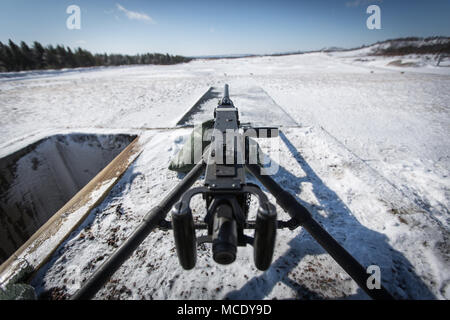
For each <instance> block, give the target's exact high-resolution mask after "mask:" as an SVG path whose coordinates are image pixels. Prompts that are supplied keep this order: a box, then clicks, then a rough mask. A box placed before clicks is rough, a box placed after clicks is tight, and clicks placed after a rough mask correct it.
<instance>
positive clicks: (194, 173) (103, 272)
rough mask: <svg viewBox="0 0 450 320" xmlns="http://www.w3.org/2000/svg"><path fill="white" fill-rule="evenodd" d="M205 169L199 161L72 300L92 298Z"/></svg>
mask: <svg viewBox="0 0 450 320" xmlns="http://www.w3.org/2000/svg"><path fill="white" fill-rule="evenodd" d="M204 170H205V162H204V161H203V160H202V161H201V162H199V163H198V164H197V165H196V166H195V167H194V168H193V169H192V170H191V171H190V172H189V173H188V174H187V175H186V176H185V177H184V179H183V180H182V181H181V182H180V183H179V184H178V185H177V186H176V187H175V188H174V189H172V191H171V192H170V193H169V194H168V195H167V196H166V197H165V198H164V200H163V201H161V203H160V204H159V205H158V206H156V207H155V208H153V209H152V210H150V211H149V212H148V213H147V214H146V216H145V218H144V220H143V221H142V222H141V224H140V225H139V227H138V228H137V229H136V230H135V231H134V232H133V233H132V234H131V236H130V237H129V238H128V239H127V240H125V242H124V243H123V244H122V245H121V246H120V247H119V248H118V249H117V250H116V252H114V253H113V254H112V255H111V256H110V257H109V258H108V260H106V261H105V262H104V263H103V264H102V265H101V266H100V268H98V269H97V271H95V272H94V274H93V275H92V276H91V277H90V278H89V279H88V280H87V282H86V283H84V284H83V286H82V287H81V289H80V290H78V292H77V293H76V294H75V295H73V296H72V297H71V299H72V300H78V299H83V300H87V299H91V298H92V297H94V296H95V294H96V293H97V292H98V291H99V290H100V289H101V287H102V286H103V285H104V284H105V282H106V281H108V279H109V278H110V277H111V276H112V275H113V274H114V272H116V271H117V269H119V267H120V266H121V265H122V264H123V263H124V262H125V261H126V260H127V259H128V258H129V257H130V255H131V254H132V253H133V251H134V250H136V248H137V247H138V246H139V245H140V244H141V243H142V241H144V240H145V238H146V237H147V235H148V234H149V233H150V232H151V231H152V230H153V229H154V228H155V227H157V226H158V224H159V223H160V222H161V221H162V220H163V219H165V217H166V216H167V213H168V212H169V210H170V209H171V208H172V206H173V205H174V204H175V203H176V202H177V201H178V200H179V199H180V197H181V196H182V195H183V193H184V192H186V191H187V190H188V189H189V188H190V187H191V186H192V185H193V184H194V182H195V181H196V180H197V178H198V177H199V176H200V175H201V174H202V173H203V171H204Z"/></svg>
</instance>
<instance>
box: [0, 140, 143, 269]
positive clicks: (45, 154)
mask: <svg viewBox="0 0 450 320" xmlns="http://www.w3.org/2000/svg"><path fill="white" fill-rule="evenodd" d="M134 138H136V136H134V135H128V134H82V133H71V134H67V135H53V136H49V137H46V138H44V139H41V140H39V141H37V142H34V143H32V144H30V145H28V146H26V147H25V148H22V149H20V150H18V151H16V152H14V153H12V154H10V155H8V156H5V157H3V158H1V159H0V264H1V263H3V262H4V261H5V260H6V259H8V258H9V257H10V256H11V255H12V254H13V253H14V252H15V251H16V250H17V249H18V248H19V247H20V246H21V245H22V244H23V243H25V242H26V241H27V240H28V239H29V238H30V237H31V236H32V235H33V234H34V232H36V231H37V230H38V229H39V227H41V226H42V225H43V224H44V223H45V222H46V221H47V220H48V219H50V217H52V216H53V215H54V214H55V213H56V212H57V211H58V210H59V209H60V208H61V207H62V206H64V204H65V203H66V202H67V201H69V200H70V199H71V198H72V197H73V196H74V195H75V194H76V193H77V192H78V191H79V190H80V189H82V188H83V187H84V186H85V185H86V184H87V183H88V182H89V181H90V180H91V179H92V178H94V177H95V176H96V175H97V173H99V172H100V171H101V170H102V169H103V168H104V167H106V166H107V165H108V163H110V162H111V161H112V160H113V159H114V158H115V157H116V156H117V155H118V154H119V153H120V152H121V151H122V150H123V149H125V147H126V146H127V145H128V144H130V143H131V141H133V140H134Z"/></svg>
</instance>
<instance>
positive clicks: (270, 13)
mask: <svg viewBox="0 0 450 320" xmlns="http://www.w3.org/2000/svg"><path fill="white" fill-rule="evenodd" d="M72 4H75V5H78V6H79V7H80V9H81V29H80V30H69V29H67V27H66V20H67V18H68V17H69V14H67V13H66V8H67V7H68V6H69V5H72ZM371 4H376V5H378V6H379V7H380V8H381V26H382V29H381V30H369V29H367V27H366V19H367V18H368V17H369V14H367V13H366V9H367V7H368V6H369V5H371ZM449 13H450V1H449V0H433V1H425V0H423V1H418V0H411V1H401V0H333V1H331V0H330V1H325V0H316V1H300V0H297V1H283V0H279V1H261V0H260V1H246V0H240V1H235V0H228V1H226V0H221V1H213V0H209V1H195V0H191V1H170V0H166V1H159V0H155V1H153V0H151V1H139V0H115V1H110V0H97V1H93V0H91V1H87V0H71V1H65V0H53V1H50V0H28V1H24V0H0V41H2V42H4V43H5V42H7V40H8V39H9V38H11V39H12V40H14V41H15V42H19V41H21V40H23V41H25V42H27V43H30V44H31V42H32V41H34V40H38V41H40V42H41V43H42V44H44V45H47V44H53V45H55V44H63V45H66V46H70V47H79V46H80V47H82V48H85V49H88V50H90V51H92V52H95V53H103V52H106V53H123V54H136V53H145V52H162V53H166V52H167V53H171V54H182V55H187V56H191V55H214V54H243V53H273V52H285V51H293V50H313V49H320V48H323V47H329V46H339V47H355V46H360V45H362V44H369V43H373V42H376V41H378V40H385V39H389V38H396V37H404V36H432V35H443V36H450V14H449Z"/></svg>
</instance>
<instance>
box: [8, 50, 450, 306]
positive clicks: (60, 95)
mask: <svg viewBox="0 0 450 320" xmlns="http://www.w3.org/2000/svg"><path fill="white" fill-rule="evenodd" d="M366 54H367V53H366ZM355 57H358V58H361V57H365V58H364V59H360V60H358V61H356V59H358V58H355ZM399 59H402V61H403V59H405V58H404V57H390V58H389V59H386V58H384V57H375V56H367V55H363V54H362V53H361V52H353V53H352V52H345V54H343V53H339V52H332V53H309V54H301V55H290V56H280V57H254V58H239V59H217V60H194V61H192V62H190V63H187V64H180V65H173V66H133V67H120V68H113V67H111V68H99V69H89V70H86V71H85V70H77V71H76V72H75V71H74V72H61V73H59V72H54V73H52V72H49V73H47V74H45V76H42V75H26V74H22V73H21V74H20V75H17V76H15V75H12V76H9V77H3V78H2V75H0V115H1V117H0V146H1V147H0V148H1V149H0V150H1V151H2V152H1V153H2V154H4V150H6V149H7V150H12V149H13V148H14V147H15V146H18V145H19V144H20V143H24V142H23V141H28V140H27V139H29V137H30V136H33V135H35V132H40V134H45V132H55V131H59V130H66V131H69V132H70V131H77V132H79V131H80V128H89V130H90V131H94V132H95V131H97V130H98V131H99V132H100V131H102V132H105V131H108V130H112V131H114V130H120V129H124V130H136V131H138V132H139V133H140V135H142V136H144V137H145V138H146V139H147V140H148V142H147V143H146V144H145V146H144V150H143V152H142V154H141V155H140V156H139V157H138V159H137V160H136V161H135V162H133V163H132V164H131V166H130V168H129V169H128V170H127V172H126V173H125V174H124V176H123V177H122V178H121V179H120V181H119V182H118V183H117V184H116V185H115V186H114V188H113V189H112V190H111V192H110V194H109V195H108V197H107V198H106V199H105V200H104V201H103V203H102V204H100V205H99V206H98V207H97V208H96V209H94V210H93V211H92V212H91V213H90V215H89V216H88V218H87V219H86V221H85V222H83V224H82V225H81V226H80V227H79V228H78V229H77V230H76V231H74V232H72V234H71V235H70V236H69V238H68V239H67V240H66V241H65V242H64V243H63V244H62V245H61V246H60V247H59V248H58V250H57V251H56V252H55V254H54V255H53V256H52V258H51V260H50V261H49V262H48V263H47V264H46V265H45V267H43V268H42V269H41V270H40V272H39V273H38V274H37V275H36V276H35V277H34V279H33V281H32V284H33V285H34V286H35V287H36V290H37V292H38V293H40V294H45V293H46V292H49V291H52V292H61V293H62V294H63V295H67V296H70V295H71V294H73V293H74V292H75V291H76V290H77V289H78V288H79V286H80V285H81V283H82V282H83V281H85V280H86V279H87V278H88V277H89V275H91V274H92V273H93V272H94V270H95V269H96V268H98V267H99V266H100V265H101V263H102V262H104V261H105V259H106V258H107V256H109V255H110V254H111V253H113V252H114V249H115V248H116V247H117V245H120V243H121V242H122V241H123V240H124V239H126V237H127V236H128V235H129V234H130V233H131V232H132V231H133V230H134V228H136V227H137V225H138V224H139V222H140V221H141V220H142V218H143V216H144V215H145V214H146V213H147V212H148V211H149V210H150V209H151V208H152V207H153V206H155V205H156V204H157V203H158V202H159V201H160V200H161V199H162V198H163V197H164V195H165V194H166V193H167V192H168V191H169V190H170V189H171V188H173V187H174V186H175V185H176V184H177V183H178V182H179V181H180V178H181V176H178V175H177V174H176V173H174V172H171V171H168V170H167V166H168V163H169V161H170V160H171V159H172V158H173V157H174V156H175V155H176V153H177V152H178V150H179V149H180V148H181V146H182V143H183V141H185V139H186V136H187V135H188V134H189V133H190V130H191V129H189V128H175V127H174V126H175V124H176V123H177V122H178V120H179V119H180V118H181V117H182V115H183V114H184V113H185V112H186V111H187V110H188V109H189V108H190V106H192V105H194V103H195V102H196V101H197V100H198V99H199V98H200V97H201V96H202V94H203V93H204V92H205V91H206V90H208V88H210V87H211V86H213V87H222V86H223V84H224V83H228V84H229V85H230V95H231V99H232V100H233V101H234V103H235V104H236V106H237V107H238V108H239V111H240V112H241V113H243V114H244V115H245V114H246V112H247V114H248V117H249V119H252V118H255V117H259V118H258V119H256V120H255V121H256V122H259V123H262V124H265V125H270V124H271V123H273V121H275V120H276V119H278V120H277V121H276V122H280V123H277V124H280V125H282V128H281V129H282V134H281V135H280V137H279V138H276V139H274V140H275V142H274V141H265V142H264V141H261V145H262V147H263V150H265V151H267V152H268V153H270V154H273V153H274V152H276V151H277V150H279V151H280V157H279V158H278V159H277V161H278V162H279V165H280V170H279V171H278V173H277V174H276V175H275V176H274V178H275V179H276V180H277V181H278V182H279V183H280V184H281V185H282V186H283V187H284V188H286V189H287V190H288V191H289V192H291V193H292V194H294V195H295V196H296V197H297V199H298V200H299V201H301V203H303V204H304V205H305V206H307V207H308V209H310V210H311V212H312V214H313V216H314V217H315V218H316V219H317V220H318V221H319V222H320V223H321V224H322V225H323V226H324V227H325V228H326V229H327V231H329V232H330V233H331V234H332V235H333V236H334V237H335V238H336V239H337V240H338V241H339V242H340V243H341V244H342V245H343V246H344V247H345V248H346V249H347V250H348V251H350V253H352V254H353V255H354V256H355V257H356V258H357V260H358V261H360V262H361V263H362V264H363V265H365V266H368V265H371V264H377V265H379V266H380V268H381V271H382V279H381V281H382V283H383V284H384V285H385V286H386V288H387V289H388V290H389V291H390V292H391V293H393V294H394V296H395V297H397V298H415V299H427V298H437V299H449V298H450V296H449V283H450V265H449V252H448V243H449V242H448V235H449V222H450V220H449V199H450V196H449V189H450V182H449V179H448V174H449V167H450V166H449V164H450V154H449V150H450V148H449V139H448V137H449V128H450V116H449V102H450V93H449V92H450V91H449V90H448V88H449V87H450V86H449V85H450V68H447V67H443V66H440V67H439V66H431V65H428V64H417V66H416V67H398V66H393V65H387V64H388V63H389V62H391V61H392V60H399ZM411 59H412V58H411ZM417 59H419V60H421V59H424V60H426V59H425V58H424V57H418V58H417ZM371 71H372V72H371ZM212 106H213V104H212V102H211V101H209V102H207V103H206V104H205V105H204V106H203V108H201V110H200V112H199V113H197V114H196V117H197V120H200V119H201V118H202V117H205V118H210V117H211V116H212V113H211V107H212ZM257 111H260V113H259V114H258V113H257ZM194 120H196V119H194ZM146 139H144V140H146ZM12 141H14V143H12ZM269 146H271V147H272V149H271V150H270V152H269V150H268V148H269ZM273 148H275V149H273ZM277 148H278V149H277ZM274 159H275V157H274ZM197 183H198V184H200V183H201V181H199V182H197ZM270 199H271V201H273V202H275V201H274V199H273V197H271V196H270ZM192 206H193V209H194V215H195V217H197V218H200V216H201V215H202V214H203V212H204V205H203V202H202V200H201V199H194V200H193V202H192ZM277 211H278V214H279V218H280V219H287V215H286V214H285V213H284V212H282V210H281V208H279V207H278V206H277ZM199 234H200V232H199ZM252 255H253V252H252V248H251V247H246V248H239V250H238V258H237V260H236V261H235V262H234V263H233V264H232V265H230V266H221V265H217V264H215V263H214V261H213V260H212V255H211V249H210V246H209V245H201V246H199V248H198V260H197V266H196V268H194V269H193V270H190V271H184V270H183V269H182V268H181V267H180V266H179V264H178V259H177V256H176V253H175V248H174V242H173V235H172V234H171V232H170V231H163V230H155V231H154V232H152V233H151V234H150V235H149V236H148V237H147V239H146V240H145V241H144V242H143V244H142V245H141V246H140V247H139V248H138V250H137V251H136V252H135V253H134V254H133V255H132V257H131V258H130V259H129V260H128V261H127V262H126V263H125V264H124V265H123V266H122V267H121V268H120V269H119V270H118V271H117V272H116V273H115V274H114V276H113V277H112V279H111V280H110V282H109V283H108V284H107V286H106V287H105V288H104V289H102V290H101V291H100V292H99V294H98V295H97V296H96V298H98V299H106V298H121V299H141V298H144V299H224V298H231V299H233V298H243V299H273V298H277V299H286V298H287V299H290V298H296V299H316V298H319V299H322V298H347V299H366V298H367V296H366V295H365V293H363V292H362V290H361V289H359V288H358V287H357V285H356V284H355V283H354V282H353V281H352V280H351V279H350V278H349V276H348V275H346V274H345V272H344V271H343V270H342V269H341V268H340V267H339V266H338V265H337V264H336V263H335V262H334V261H333V260H332V258H331V257H330V256H329V255H327V254H326V253H325V252H324V251H323V249H321V248H320V246H319V245H318V244H317V243H316V242H315V241H314V240H313V239H312V238H311V237H310V236H309V235H308V234H307V233H306V232H305V231H304V230H303V229H302V228H299V229H296V230H295V231H289V230H280V231H279V232H278V234H277V242H276V248H275V254H274V263H273V264H272V266H271V267H270V268H269V270H267V271H266V272H261V271H258V270H257V269H256V268H255V267H254V264H253V258H252Z"/></svg>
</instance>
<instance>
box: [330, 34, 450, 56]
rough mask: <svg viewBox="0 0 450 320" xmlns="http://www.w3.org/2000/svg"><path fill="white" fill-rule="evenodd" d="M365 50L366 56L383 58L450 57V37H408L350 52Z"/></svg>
mask: <svg viewBox="0 0 450 320" xmlns="http://www.w3.org/2000/svg"><path fill="white" fill-rule="evenodd" d="M361 49H365V50H364V51H367V52H366V54H371V55H382V56H402V55H407V54H446V55H450V37H428V38H419V37H408V38H397V39H389V40H385V41H379V42H376V43H374V44H371V45H367V46H362V47H359V48H353V49H349V50H338V51H350V50H361Z"/></svg>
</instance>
